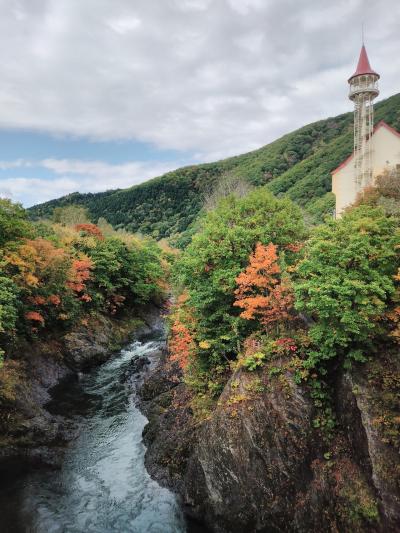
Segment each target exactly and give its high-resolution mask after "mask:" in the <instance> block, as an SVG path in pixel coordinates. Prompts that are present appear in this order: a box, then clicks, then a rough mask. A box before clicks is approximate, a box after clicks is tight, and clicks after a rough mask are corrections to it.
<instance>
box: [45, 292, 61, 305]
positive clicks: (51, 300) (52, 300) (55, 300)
mask: <svg viewBox="0 0 400 533" xmlns="http://www.w3.org/2000/svg"><path fill="white" fill-rule="evenodd" d="M47 301H48V302H49V303H50V304H52V305H55V306H56V307H58V306H59V305H60V303H61V298H60V297H59V296H58V295H57V294H51V295H50V296H49V297H48V298H47Z"/></svg>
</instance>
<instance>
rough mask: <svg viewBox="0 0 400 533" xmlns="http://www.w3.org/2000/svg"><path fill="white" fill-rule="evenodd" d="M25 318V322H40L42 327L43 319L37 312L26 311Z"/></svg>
mask: <svg viewBox="0 0 400 533" xmlns="http://www.w3.org/2000/svg"><path fill="white" fill-rule="evenodd" d="M25 318H26V319H27V320H33V321H34V322H40V323H41V324H42V325H44V318H43V317H42V315H41V314H40V313H39V312H38V311H28V312H27V313H25Z"/></svg>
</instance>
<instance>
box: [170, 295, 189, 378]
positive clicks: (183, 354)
mask: <svg viewBox="0 0 400 533" xmlns="http://www.w3.org/2000/svg"><path fill="white" fill-rule="evenodd" d="M187 299H188V295H187V294H186V293H183V294H182V295H181V296H180V297H179V298H178V300H177V303H176V305H175V309H174V311H173V313H172V315H171V318H172V326H171V334H170V339H169V352H170V360H171V361H176V362H177V363H178V365H179V367H180V368H181V369H182V370H185V369H186V368H187V367H188V365H189V362H190V356H191V354H192V353H193V350H194V340H193V336H192V334H191V332H190V329H189V327H188V324H191V323H192V322H193V317H192V314H191V312H190V309H188V308H187V306H186V301H187Z"/></svg>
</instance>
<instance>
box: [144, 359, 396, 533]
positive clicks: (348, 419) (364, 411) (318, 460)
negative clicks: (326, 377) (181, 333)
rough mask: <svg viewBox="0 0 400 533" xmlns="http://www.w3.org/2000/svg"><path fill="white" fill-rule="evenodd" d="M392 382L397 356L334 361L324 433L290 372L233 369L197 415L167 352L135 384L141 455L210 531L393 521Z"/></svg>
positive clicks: (389, 524)
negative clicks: (329, 420)
mask: <svg viewBox="0 0 400 533" xmlns="http://www.w3.org/2000/svg"><path fill="white" fill-rule="evenodd" d="M399 392H400V373H399V365H398V362H397V357H396V355H393V354H392V356H391V357H390V358H389V357H387V358H385V357H384V356H381V358H380V359H379V360H375V361H374V360H371V361H370V362H369V363H368V364H366V365H364V366H360V367H357V368H354V369H353V370H352V371H347V372H344V371H343V370H340V369H337V370H336V371H335V373H334V383H332V403H333V408H334V412H335V413H336V425H335V427H334V429H333V430H331V431H329V432H327V431H326V430H324V429H323V428H321V427H320V428H318V427H316V426H318V425H319V423H318V420H319V417H320V409H321V408H320V407H319V408H318V409H319V410H317V407H316V406H315V403H314V402H313V401H312V400H311V395H310V390H309V389H308V387H307V386H305V385H298V384H296V383H295V381H294V379H293V376H292V374H291V373H290V372H289V371H284V370H283V371H281V372H278V373H274V372H271V369H270V368H268V366H266V367H264V368H263V369H262V370H260V371H257V372H248V371H244V370H243V369H239V370H237V371H236V372H235V373H234V374H233V375H232V377H231V378H230V380H229V381H228V383H227V384H226V386H225V389H224V391H223V393H222V395H221V397H220V398H219V401H218V403H217V405H216V406H215V408H214V409H213V410H212V411H211V412H210V413H209V415H208V416H207V417H205V419H203V420H199V418H198V417H196V416H194V415H193V409H192V406H193V398H192V396H191V393H190V391H189V390H188V389H187V388H186V386H185V385H184V384H183V383H181V382H180V380H179V372H177V371H176V368H175V369H174V368H173V367H171V366H170V365H169V364H168V363H167V362H164V365H163V366H162V367H159V369H158V370H157V371H156V372H155V373H154V374H153V375H152V376H151V377H150V378H149V379H148V380H147V382H146V383H145V384H144V386H143V389H142V397H143V401H144V406H145V407H144V408H145V411H146V413H147V415H148V417H149V420H150V423H149V425H148V426H147V428H146V430H145V441H146V442H147V445H148V451H147V466H148V469H149V471H150V472H151V473H152V475H153V476H155V477H156V478H157V479H158V480H159V481H161V482H162V483H164V484H168V485H169V486H172V487H174V488H175V490H176V491H178V492H179V493H180V495H181V497H182V499H183V502H184V505H185V508H186V512H187V514H188V515H189V516H191V517H194V518H195V519H197V520H199V521H200V522H202V523H203V524H205V525H207V526H208V527H209V528H210V529H211V530H212V531H215V532H221V533H222V532H238V533H239V532H243V531H246V532H253V531H254V532H255V531H265V532H274V531H277V532H279V531H299V532H303V531H304V532H306V531H307V532H310V531H315V532H317V531H318V532H320V531H329V532H330V531H332V532H336V531H340V532H347V531H348V532H365V531H371V532H372V531H374V532H375V531H376V532H383V531H385V532H386V531H396V530H397V531H398V529H397V528H398V524H399V523H400V483H399V479H400V475H399V474H400V472H399V440H400V439H399V431H398V430H399V422H400V417H399V415H400V412H399V404H398V398H399Z"/></svg>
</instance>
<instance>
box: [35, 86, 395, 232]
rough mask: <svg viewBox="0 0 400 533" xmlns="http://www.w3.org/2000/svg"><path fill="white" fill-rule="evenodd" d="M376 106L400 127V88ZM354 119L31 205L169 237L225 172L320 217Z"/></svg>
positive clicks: (378, 114) (329, 202) (38, 210)
mask: <svg viewBox="0 0 400 533" xmlns="http://www.w3.org/2000/svg"><path fill="white" fill-rule="evenodd" d="M375 109H376V111H375V120H376V122H378V121H379V120H385V121H386V122H387V123H388V124H389V125H391V126H392V127H394V128H396V129H400V93H399V94H396V95H394V96H392V97H390V98H388V99H386V100H383V101H381V102H379V103H378V104H377V105H376V106H375ZM352 117H353V116H352V113H346V114H343V115H339V116H337V117H333V118H328V119H326V120H321V121H318V122H314V123H313V124H309V125H307V126H304V127H303V128H300V129H298V130H296V131H294V132H292V133H290V134H287V135H285V136H283V137H282V138H280V139H278V140H276V141H274V142H272V143H270V144H268V145H266V146H264V147H263V148H260V149H258V150H255V151H253V152H249V153H247V154H243V155H240V156H236V157H231V158H228V159H225V160H222V161H218V162H215V163H208V164H202V165H196V166H189V167H185V168H180V169H178V170H175V171H173V172H169V173H167V174H165V175H163V176H160V177H158V178H154V179H152V180H150V181H147V182H145V183H142V184H140V185H136V186H134V187H131V188H129V189H120V190H115V191H106V192H101V193H95V194H92V193H89V194H80V193H73V194H70V195H68V196H64V197H62V198H59V199H56V200H51V201H49V202H46V203H43V204H40V205H36V206H34V207H32V208H31V209H30V210H29V211H30V215H31V216H32V218H34V219H38V218H42V217H49V216H50V215H51V213H52V211H53V210H54V209H55V208H56V207H62V206H66V205H71V204H76V205H82V206H85V207H87V208H88V209H89V212H90V215H91V217H92V218H93V220H94V221H97V219H98V218H99V217H104V218H106V219H107V220H108V221H109V222H110V223H111V224H113V226H114V227H116V228H126V229H127V230H129V231H133V232H142V233H145V234H149V235H152V236H154V237H155V238H162V237H170V236H172V235H175V234H178V233H181V232H183V231H184V230H186V228H187V227H188V226H189V225H190V224H191V223H192V222H193V221H194V220H195V219H196V217H197V215H198V213H199V211H200V210H201V208H202V204H203V197H204V194H205V193H207V192H209V191H210V190H212V189H213V187H215V185H216V184H217V183H218V181H220V180H221V179H224V178H225V177H226V176H235V177H241V178H243V179H245V180H247V181H248V182H249V183H251V184H253V185H255V186H261V185H267V187H268V188H269V189H270V190H271V191H272V192H273V193H274V194H276V195H278V196H279V195H288V196H289V197H290V198H291V199H293V200H294V201H295V202H297V203H298V204H299V205H300V206H302V207H304V208H305V209H306V210H307V211H308V212H309V213H310V214H311V216H312V217H314V219H318V218H320V217H321V214H323V213H325V212H328V211H330V210H331V209H332V206H333V199H332V195H331V194H329V191H330V188H331V176H330V171H331V170H332V169H334V168H335V167H336V166H337V165H339V164H340V162H341V161H342V160H343V159H345V158H346V157H347V156H348V155H349V154H350V153H351V150H352ZM267 127H268V125H266V128H267ZM327 193H328V194H327Z"/></svg>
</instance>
